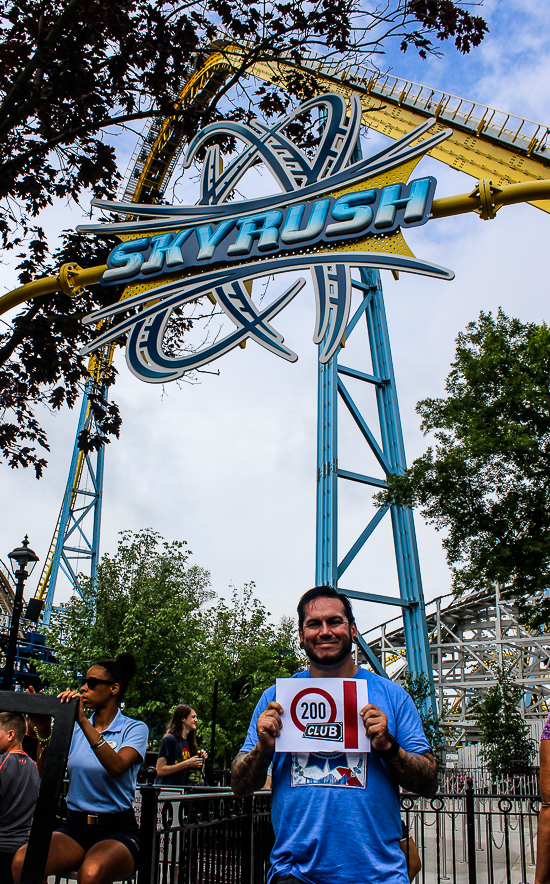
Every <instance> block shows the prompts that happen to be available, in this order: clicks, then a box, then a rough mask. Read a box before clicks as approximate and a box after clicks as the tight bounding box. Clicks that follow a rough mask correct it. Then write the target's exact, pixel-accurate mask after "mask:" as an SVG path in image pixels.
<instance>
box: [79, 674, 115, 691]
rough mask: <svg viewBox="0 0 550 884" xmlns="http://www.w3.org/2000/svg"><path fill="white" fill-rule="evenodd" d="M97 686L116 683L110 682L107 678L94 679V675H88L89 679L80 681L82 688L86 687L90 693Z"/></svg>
mask: <svg viewBox="0 0 550 884" xmlns="http://www.w3.org/2000/svg"><path fill="white" fill-rule="evenodd" d="M98 684H116V682H114V681H111V680H110V679H108V678H96V677H95V675H90V677H89V678H83V679H82V687H84V685H87V687H88V688H89V690H90V691H93V690H94V688H96V687H97V686H98Z"/></svg>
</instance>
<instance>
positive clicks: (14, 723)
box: [0, 712, 27, 743]
mask: <svg viewBox="0 0 550 884" xmlns="http://www.w3.org/2000/svg"><path fill="white" fill-rule="evenodd" d="M0 728H2V730H3V731H4V733H5V734H7V733H8V731H14V732H15V739H16V740H17V742H18V743H20V742H21V740H22V739H23V737H24V736H25V731H26V730H27V724H26V722H25V716H24V715H21V713H20V712H0Z"/></svg>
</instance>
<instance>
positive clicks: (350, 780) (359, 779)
mask: <svg viewBox="0 0 550 884" xmlns="http://www.w3.org/2000/svg"><path fill="white" fill-rule="evenodd" d="M367 758H368V756H367V755H366V753H365V752H331V753H327V752H321V753H316V752H306V753H304V754H302V753H297V752H296V753H293V755H292V768H291V774H290V784H291V786H338V787H345V788H348V789H364V788H365V786H366V783H367Z"/></svg>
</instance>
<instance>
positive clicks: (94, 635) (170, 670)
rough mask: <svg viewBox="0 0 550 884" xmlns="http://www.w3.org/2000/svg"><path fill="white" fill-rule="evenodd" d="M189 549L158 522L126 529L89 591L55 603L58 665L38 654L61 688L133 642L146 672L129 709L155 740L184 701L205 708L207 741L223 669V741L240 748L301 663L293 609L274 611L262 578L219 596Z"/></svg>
mask: <svg viewBox="0 0 550 884" xmlns="http://www.w3.org/2000/svg"><path fill="white" fill-rule="evenodd" d="M189 556H190V553H189V552H188V551H187V550H186V545H185V543H183V542H181V541H175V542H172V543H168V542H166V541H165V540H163V539H162V538H161V537H160V535H159V534H157V533H156V532H154V531H151V530H144V531H139V532H137V533H135V534H134V533H132V532H129V531H125V532H122V533H121V539H120V542H119V545H118V549H117V551H116V553H115V554H114V555H113V556H109V555H104V556H103V557H102V559H101V562H100V564H99V566H98V570H97V581H96V586H95V588H94V587H93V586H92V584H91V581H90V580H83V581H82V596H81V597H80V596H76V595H75V596H73V597H72V598H71V599H70V600H69V601H68V602H67V603H66V604H64V605H62V606H60V608H59V609H58V610H56V611H54V613H53V615H52V619H51V623H50V628H49V631H48V635H47V641H48V644H49V645H50V647H51V648H52V650H53V651H54V653H55V655H56V658H57V660H58V661H59V665H55V664H49V665H46V664H39V667H40V672H41V674H42V676H43V677H45V678H46V679H47V682H48V683H49V686H50V688H49V689H50V690H52V691H55V692H57V691H60V690H62V689H63V688H65V687H71V686H75V687H76V686H78V685H79V684H80V679H81V678H82V676H83V675H85V673H86V671H87V669H88V668H89V667H90V666H91V665H92V664H93V663H94V662H95V661H97V660H101V659H106V658H113V657H116V655H117V654H119V653H121V652H122V651H131V652H132V653H134V654H135V656H136V659H137V663H138V673H137V675H136V677H135V679H134V680H133V681H132V682H131V684H130V687H129V689H128V692H127V694H126V697H125V700H124V712H125V714H126V715H129V716H130V717H134V718H139V719H141V720H142V721H145V722H146V723H147V725H148V726H149V728H150V732H151V743H152V745H153V746H154V747H156V746H158V742H159V739H160V738H161V737H162V735H163V734H164V731H165V727H166V724H167V721H168V719H169V717H170V713H171V710H172V709H173V708H174V706H176V705H177V704H178V703H182V702H184V703H189V704H191V705H192V706H193V707H194V708H195V709H196V711H197V713H198V716H199V719H200V720H201V727H200V728H199V740H200V741H202V744H203V745H204V746H205V747H208V745H209V738H210V724H209V723H210V712H211V704H212V692H213V686H214V680H215V679H216V678H217V679H218V681H219V706H218V728H217V739H216V746H217V749H218V752H219V753H220V754H224V753H225V754H227V755H228V756H232V755H233V754H236V752H237V750H238V749H239V748H240V746H241V745H242V740H243V738H244V735H245V732H246V728H247V726H248V722H249V720H250V716H251V714H252V710H253V708H254V705H255V704H256V702H257V701H258V699H259V696H260V694H261V693H262V691H263V690H264V689H265V688H266V687H268V686H269V685H270V684H273V682H274V680H275V678H277V677H286V676H288V675H291V674H292V673H293V672H295V671H297V670H298V669H300V668H301V667H302V663H301V660H300V658H299V656H298V653H297V652H298V647H297V635H296V630H295V629H294V625H293V622H292V620H290V619H289V618H285V619H283V620H282V621H281V622H280V623H279V624H273V623H271V622H270V621H269V612H268V611H266V609H265V608H264V606H263V605H262V604H261V603H260V602H259V601H258V600H257V599H255V598H254V596H253V584H251V585H250V586H247V587H245V588H244V590H242V591H241V592H238V591H237V590H234V591H233V596H232V600H231V602H227V601H224V600H222V599H219V598H216V596H215V594H214V593H213V592H212V590H211V589H210V579H209V578H210V575H209V572H208V571H206V570H205V569H204V568H200V567H198V566H197V565H191V564H190V563H189ZM241 676H247V678H248V679H250V678H251V679H252V680H253V683H254V689H253V691H252V693H251V694H250V696H249V697H248V698H246V699H245V700H242V701H237V702H234V701H232V700H231V699H230V696H229V692H230V689H231V681H232V680H233V679H236V678H240V677H241Z"/></svg>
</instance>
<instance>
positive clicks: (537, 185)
mask: <svg viewBox="0 0 550 884" xmlns="http://www.w3.org/2000/svg"><path fill="white" fill-rule="evenodd" d="M535 200H550V179H545V180H544V181H531V182H524V183H521V184H508V185H507V186H505V187H501V188H497V187H493V186H492V185H491V182H490V181H489V180H488V179H484V180H482V181H480V182H478V186H477V188H476V189H475V190H474V191H472V192H471V193H461V194H458V195H457V196H448V197H443V198H442V199H438V200H434V201H433V203H432V217H433V218H446V217H449V216H450V215H461V214H465V213H466V212H477V213H478V214H479V215H480V217H481V218H483V219H489V218H494V217H495V214H496V212H497V211H498V210H499V209H500V208H502V206H511V205H514V204H516V203H524V202H530V203H533V202H534V201H535ZM66 268H69V269H70V270H69V274H70V284H69V285H68V284H67V283H65V282H64V279H66V277H67V269H66ZM105 270H107V265H106V264H101V265H99V266H98V267H88V268H87V269H86V270H83V269H82V268H80V267H77V266H76V265H74V264H69V265H67V264H64V265H63V267H61V269H60V271H59V276H47V277H44V279H37V280H35V282H28V283H27V284H26V285H23V286H21V287H20V288H18V289H14V290H13V291H11V292H8V293H7V294H6V295H3V297H1V298H0V315H2V313H6V311H7V310H11V309H12V308H13V307H17V306H19V304H22V303H23V302H24V301H30V300H32V299H34V298H40V297H41V296H42V295H48V294H52V293H53V292H65V294H67V295H75V294H77V293H78V291H79V290H80V289H81V288H83V287H84V286H87V285H97V283H98V282H99V281H100V279H101V276H102V274H103V273H104V272H105Z"/></svg>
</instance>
